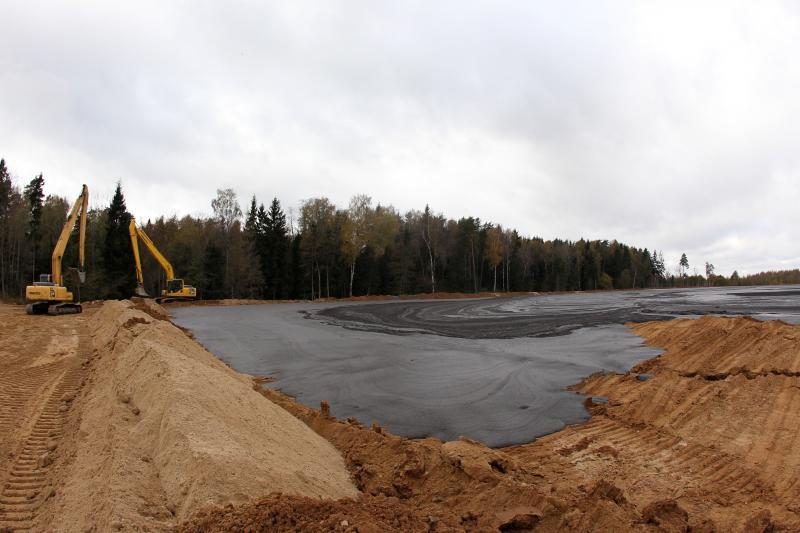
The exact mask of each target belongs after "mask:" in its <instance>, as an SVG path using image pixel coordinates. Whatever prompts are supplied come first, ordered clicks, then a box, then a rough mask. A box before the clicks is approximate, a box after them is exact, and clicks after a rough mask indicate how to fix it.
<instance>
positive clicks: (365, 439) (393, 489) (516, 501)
mask: <svg viewBox="0 0 800 533" xmlns="http://www.w3.org/2000/svg"><path fill="white" fill-rule="evenodd" d="M632 327H633V328H634V330H635V331H637V332H638V333H639V334H641V335H642V336H644V337H645V339H646V340H647V342H648V343H650V344H653V345H654V346H659V347H663V348H665V349H666V351H665V353H664V354H663V355H662V356H660V357H658V358H655V359H652V360H650V361H647V362H646V363H643V364H642V365H639V367H637V368H634V369H633V370H632V371H631V372H628V373H626V374H624V375H616V374H607V375H596V376H592V377H591V378H589V379H587V380H585V382H584V383H582V384H580V385H579V386H578V387H576V389H577V390H579V391H580V392H583V393H586V394H590V395H594V396H595V399H594V401H588V402H587V406H588V407H589V409H590V410H591V412H592V419H591V420H590V421H589V422H588V423H586V424H581V425H577V426H573V427H569V428H567V429H565V430H563V431H560V432H558V433H555V434H553V435H550V436H547V437H544V438H541V439H539V440H537V441H536V442H533V443H531V444H526V445H522V446H516V447H512V448H505V449H495V450H493V449H489V448H487V447H485V446H483V445H482V444H480V443H477V442H473V441H469V440H463V439H462V440H460V441H455V442H447V443H443V442H441V441H438V440H436V439H424V440H407V439H401V438H399V437H395V436H392V435H387V434H385V432H383V431H382V430H381V429H380V428H365V427H362V426H361V425H360V424H358V422H357V421H354V420H349V421H346V422H342V421H338V420H335V419H333V418H332V417H331V416H330V415H329V414H327V413H326V412H325V410H324V409H322V410H321V411H317V410H313V409H309V408H307V407H304V406H302V405H299V404H297V403H296V402H294V401H293V400H292V399H291V398H288V397H285V396H283V395H281V394H280V393H279V392H276V391H264V394H265V395H267V396H268V397H270V398H272V399H273V400H274V401H275V402H276V403H279V404H280V405H282V406H283V407H284V408H286V409H287V410H289V411H291V412H292V413H294V414H295V415H296V416H298V417H299V418H301V419H302V420H304V421H305V422H306V423H307V424H309V425H310V426H311V427H312V428H314V430H316V431H317V432H318V433H319V434H321V435H323V436H325V437H326V438H327V439H328V440H329V441H330V442H332V443H333V444H334V445H335V446H336V447H337V448H338V449H339V450H340V451H341V452H342V454H343V455H344V456H345V459H346V461H347V466H348V468H349V469H350V471H351V472H352V474H353V477H354V479H355V480H356V483H357V485H358V487H359V488H360V489H361V490H362V491H363V493H364V495H363V496H361V497H360V498H359V499H358V500H357V501H355V502H354V501H352V500H342V501H339V502H326V503H324V504H323V503H315V502H311V501H308V500H305V499H299V498H287V497H281V496H270V497H266V498H263V499H262V500H260V501H259V502H256V503H252V504H247V505H244V506H241V507H235V508H228V509H220V508H218V509H207V510H205V511H204V512H202V513H201V514H200V515H198V516H195V517H194V518H193V519H192V521H190V522H187V523H185V524H184V525H183V526H182V529H183V530H184V531H245V530H246V531H283V530H303V531H331V530H340V531H356V530H357V531H362V532H363V531H497V530H498V529H499V530H500V531H531V530H533V529H536V530H537V531H539V530H541V531H563V530H572V531H598V530H600V531H656V530H658V531H689V530H691V531H759V532H761V531H778V530H785V531H800V505H799V504H798V502H800V478H799V477H798V468H799V467H800V327H798V326H789V325H786V324H783V323H780V322H758V321H755V320H750V319H746V318H735V319H733V318H718V317H705V318H702V319H699V320H674V321H670V322H656V323H648V324H640V325H635V326H632Z"/></svg>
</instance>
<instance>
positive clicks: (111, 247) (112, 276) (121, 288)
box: [103, 183, 136, 299]
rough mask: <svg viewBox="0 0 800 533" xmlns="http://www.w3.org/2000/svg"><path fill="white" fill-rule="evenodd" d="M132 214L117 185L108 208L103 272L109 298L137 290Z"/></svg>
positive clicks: (115, 297) (128, 295)
mask: <svg viewBox="0 0 800 533" xmlns="http://www.w3.org/2000/svg"><path fill="white" fill-rule="evenodd" d="M130 222H131V214H130V213H129V212H128V209H127V208H126V206H125V197H124V196H123V195H122V185H121V184H120V183H117V189H116V190H115V191H114V198H112V199H111V205H110V206H109V208H108V216H107V219H106V238H105V242H104V244H103V270H104V271H105V275H106V287H107V290H106V298H109V299H122V298H128V297H130V296H131V295H132V294H133V290H134V288H135V287H136V278H135V275H134V273H135V266H134V262H133V251H132V248H131V240H130V234H129V232H128V226H129V225H130Z"/></svg>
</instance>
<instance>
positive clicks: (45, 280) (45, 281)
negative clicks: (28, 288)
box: [33, 274, 55, 287]
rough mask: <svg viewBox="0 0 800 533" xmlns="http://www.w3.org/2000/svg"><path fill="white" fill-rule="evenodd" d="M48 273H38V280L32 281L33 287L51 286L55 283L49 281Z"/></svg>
mask: <svg viewBox="0 0 800 533" xmlns="http://www.w3.org/2000/svg"><path fill="white" fill-rule="evenodd" d="M50 279H51V278H50V274H39V281H34V282H33V285H34V287H51V286H53V285H55V283H53V282H52V281H50Z"/></svg>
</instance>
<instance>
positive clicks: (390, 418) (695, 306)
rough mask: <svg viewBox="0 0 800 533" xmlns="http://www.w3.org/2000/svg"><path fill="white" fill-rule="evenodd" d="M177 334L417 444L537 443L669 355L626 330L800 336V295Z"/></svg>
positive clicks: (291, 312) (275, 323) (618, 296)
mask: <svg viewBox="0 0 800 533" xmlns="http://www.w3.org/2000/svg"><path fill="white" fill-rule="evenodd" d="M172 312H173V314H174V316H175V321H176V322H177V323H178V324H180V325H181V326H183V327H186V328H189V329H190V330H191V331H192V332H193V333H194V335H195V336H196V338H197V339H198V340H199V341H200V342H201V343H202V344H203V345H204V346H205V347H206V348H208V349H209V350H210V351H212V352H213V353H215V354H216V355H217V356H219V357H220V358H221V359H223V360H224V361H226V362H227V363H229V364H230V365H231V366H232V367H233V368H235V369H236V370H238V371H241V372H246V373H249V374H254V375H259V376H270V377H272V378H274V379H275V381H274V382H272V383H270V384H269V386H270V387H274V388H278V389H281V390H282V391H284V392H286V393H287V394H291V395H293V396H295V397H296V398H297V399H298V400H299V401H300V402H302V403H304V404H306V405H309V406H313V407H318V406H319V402H320V401H322V400H327V401H328V402H329V403H330V405H331V412H332V413H333V414H334V415H336V416H338V417H340V418H345V417H356V418H357V419H358V420H360V421H361V422H363V423H365V424H370V423H371V422H373V421H375V422H377V423H379V424H380V425H382V426H383V427H385V428H386V429H387V430H389V431H390V432H392V433H395V434H398V435H402V436H406V437H424V436H433V437H438V438H440V439H443V440H452V439H456V438H458V437H459V436H462V435H463V436H466V437H470V438H473V439H477V440H480V441H482V442H485V443H486V444H488V445H490V446H507V445H512V444H519V443H524V442H530V441H531V440H534V439H535V438H536V437H539V436H541V435H545V434H548V433H551V432H554V431H557V430H559V429H561V428H562V427H563V426H564V425H566V424H571V423H577V422H580V421H583V420H585V419H586V418H587V417H588V414H587V412H586V410H585V409H584V407H583V399H584V398H583V397H582V396H580V395H577V394H575V393H572V392H569V391H567V390H566V387H568V386H569V385H572V384H574V383H577V382H578V381H580V380H581V379H582V378H584V377H586V376H588V375H590V374H592V373H594V372H598V371H613V372H625V371H627V370H629V369H630V368H631V367H632V366H633V365H635V364H636V363H637V362H640V361H643V360H645V359H649V358H651V357H654V356H656V355H658V354H659V353H660V351H659V350H657V349H653V348H649V347H646V346H644V344H643V342H642V339H641V338H639V337H638V336H636V335H634V334H633V333H631V332H630V330H628V328H626V327H625V326H624V325H623V324H624V323H626V322H629V321H645V320H658V319H667V318H672V317H675V316H687V315H688V316H697V315H702V314H708V313H713V314H733V315H739V314H748V315H753V316H756V317H758V318H762V319H769V318H780V319H783V320H787V321H790V322H795V323H796V322H798V317H800V288H798V287H788V288H787V287H780V288H772V287H769V288H764V287H761V288H758V289H729V288H721V289H695V290H669V291H665V290H662V291H625V292H604V293H575V294H562V295H552V296H536V297H520V298H506V299H483V300H450V301H389V302H380V303H370V304H342V303H335V304H319V303H313V302H307V303H299V304H279V305H246V306H229V307H201V306H198V307H183V308H175V309H173V310H172Z"/></svg>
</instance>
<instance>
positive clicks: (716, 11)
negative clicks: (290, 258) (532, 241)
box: [0, 0, 800, 275]
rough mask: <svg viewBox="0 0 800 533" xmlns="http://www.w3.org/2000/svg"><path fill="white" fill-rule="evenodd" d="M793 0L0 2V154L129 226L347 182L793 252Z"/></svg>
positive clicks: (799, 138)
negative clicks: (119, 206) (223, 192)
mask: <svg viewBox="0 0 800 533" xmlns="http://www.w3.org/2000/svg"><path fill="white" fill-rule="evenodd" d="M168 4H169V5H168ZM795 5H797V4H795V3H793V2H786V3H778V2H741V3H739V2H731V1H722V2H685V3H682V2H674V1H664V2H642V1H632V2H597V1H587V2H525V1H518V2H503V1H496V0H492V1H488V0H487V1H485V2H464V1H463V0H461V1H436V2H431V1H429V0H421V1H418V2H414V1H409V2H394V1H392V2H389V1H386V2H377V1H374V0H365V1H351V2H335V1H327V0H326V1H316V2H304V1H299V0H291V1H281V2H257V1H253V2H204V1H192V2H171V3H168V2H161V1H159V2H144V1H138V2H124V3H123V2H51V1H46V2H38V1H30V0H28V1H24V2H15V1H7V0H0V15H1V17H0V18H2V20H3V23H2V30H0V157H3V158H5V159H6V162H7V164H8V166H9V167H10V169H11V171H12V174H13V175H14V176H15V178H16V179H17V183H22V182H26V181H28V180H30V178H31V177H33V175H34V174H35V173H38V172H43V173H44V175H45V180H46V189H47V192H49V193H56V194H60V195H65V196H68V197H69V198H70V199H72V198H74V197H76V196H77V194H78V192H79V190H80V184H81V183H83V182H86V183H87V184H88V185H89V188H90V190H91V193H92V200H91V201H92V204H93V205H95V206H100V205H103V204H107V203H108V202H109V201H110V198H111V195H112V192H113V188H114V185H115V183H116V181H117V180H121V181H122V185H123V190H124V192H125V195H126V198H127V202H128V207H129V209H130V210H131V211H132V212H133V213H134V214H135V215H136V216H138V217H139V218H142V219H146V218H148V217H156V216H158V215H173V214H177V215H179V216H180V215H184V214H193V215H197V214H209V213H210V211H211V207H210V201H211V199H212V197H213V196H214V195H215V191H216V189H217V188H224V187H232V188H233V189H235V190H236V192H237V193H238V195H239V198H240V202H241V204H242V208H243V209H245V208H246V205H247V204H248V202H249V198H250V197H251V196H252V195H253V194H255V195H256V196H257V197H258V199H259V201H264V202H265V203H266V202H268V201H269V200H271V198H272V197H273V196H277V197H278V199H280V200H281V202H282V203H283V205H284V207H285V208H286V209H287V210H288V208H290V207H294V208H295V211H296V210H297V206H298V205H299V203H300V201H301V200H303V199H306V198H310V197H313V196H327V197H329V198H330V199H331V200H332V201H333V202H334V203H336V204H337V205H339V206H342V207H344V206H345V205H346V204H347V201H348V199H349V198H350V196H352V195H354V194H357V193H365V194H369V195H370V196H372V197H373V199H374V201H375V202H380V203H383V204H393V205H394V206H395V207H397V208H398V209H399V210H400V211H401V212H405V211H407V210H409V209H412V208H416V209H422V208H423V207H424V206H425V204H426V203H428V204H430V205H431V207H432V208H433V209H434V210H435V211H437V212H442V213H444V214H445V215H447V216H448V217H451V218H458V217H461V216H470V215H472V216H479V217H481V218H482V219H484V220H487V221H493V222H496V223H500V224H502V225H504V226H511V227H515V228H517V229H518V230H519V231H520V232H521V233H522V234H524V235H539V236H542V237H544V238H554V237H560V238H566V239H578V238H580V237H584V238H589V239H614V238H615V239H618V240H621V241H623V242H626V243H629V244H632V245H634V246H638V247H647V248H649V249H651V250H652V249H653V248H657V249H659V250H662V249H663V250H664V255H665V259H666V260H667V262H668V266H669V267H671V268H674V267H675V266H676V265H677V261H678V257H679V256H680V253H681V252H682V251H685V252H686V253H687V255H688V257H689V262H690V265H691V266H692V269H693V268H695V267H696V268H697V269H698V270H699V271H700V272H702V271H703V264H704V262H705V261H710V262H712V263H714V264H715V265H716V266H717V271H718V272H719V273H724V274H725V275H729V274H730V273H731V271H733V269H734V268H737V269H739V271H740V272H755V271H759V270H766V269H782V268H796V267H800V244H799V243H798V239H797V235H798V230H799V228H800V208H798V206H800V146H798V143H800V11H798V9H797V8H796V7H794V6H795ZM690 270H691V269H690Z"/></svg>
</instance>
